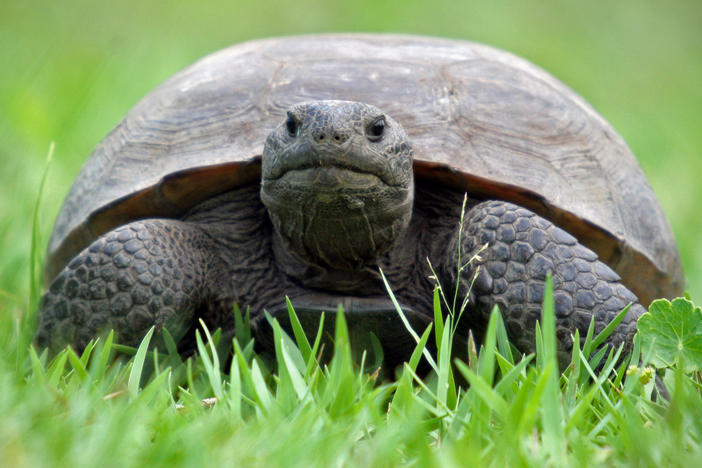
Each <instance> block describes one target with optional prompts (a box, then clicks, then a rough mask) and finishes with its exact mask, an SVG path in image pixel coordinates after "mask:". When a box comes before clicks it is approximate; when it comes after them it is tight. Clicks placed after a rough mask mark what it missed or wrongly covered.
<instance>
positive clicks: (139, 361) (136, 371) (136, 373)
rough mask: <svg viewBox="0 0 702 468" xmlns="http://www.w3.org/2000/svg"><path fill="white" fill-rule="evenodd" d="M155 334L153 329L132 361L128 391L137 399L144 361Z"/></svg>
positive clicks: (143, 340) (152, 328) (145, 337)
mask: <svg viewBox="0 0 702 468" xmlns="http://www.w3.org/2000/svg"><path fill="white" fill-rule="evenodd" d="M153 334H154V327H151V328H150V329H149V331H148V332H147V333H146V336H144V339H142V340H141V344H140V345H139V348H137V352H136V355H134V360H133V361H132V369H131V371H130V372H129V380H128V381H127V390H128V391H129V394H130V395H132V397H136V396H137V394H138V393H139V383H140V381H141V375H142V372H143V370H144V361H145V359H146V352H147V351H148V350H149V343H150V342H151V336H152V335H153Z"/></svg>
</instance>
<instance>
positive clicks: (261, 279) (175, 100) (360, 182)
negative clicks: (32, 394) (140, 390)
mask: <svg viewBox="0 0 702 468" xmlns="http://www.w3.org/2000/svg"><path fill="white" fill-rule="evenodd" d="M264 143H265V144H264ZM464 194H467V201H466V206H465V212H464V216H463V218H462V217H461V215H462V204H463V200H464ZM461 219H463V224H462V225H461V223H460V221H461ZM459 244H460V245H459ZM480 249H484V250H482V252H481V253H480V254H479V256H478V258H476V259H475V260H474V261H473V262H472V263H471V264H470V265H468V266H467V267H466V268H465V269H463V270H462V271H461V272H460V273H459V269H458V265H457V264H458V262H459V257H460V258H462V261H465V260H466V259H468V258H470V257H471V256H472V255H474V254H475V253H476V252H477V251H478V250H480ZM47 257H48V258H47V264H46V277H47V279H49V280H51V282H50V286H49V288H48V291H47V292H46V294H45V296H44V298H43V302H42V306H41V311H40V314H41V319H40V325H39V330H38V333H37V342H38V344H39V345H41V346H46V347H49V348H50V349H51V350H52V351H55V350H57V349H59V348H61V347H63V346H65V345H66V344H72V345H74V346H75V347H83V346H85V345H86V343H87V342H88V341H89V340H90V339H91V338H93V337H94V336H96V335H97V334H99V333H101V332H103V331H105V330H107V329H114V330H115V332H116V334H117V337H118V340H119V341H120V342H122V343H124V344H128V345H135V344H137V343H138V342H139V341H140V340H141V339H142V337H143V336H144V335H145V333H146V331H147V330H149V328H150V327H152V326H155V327H156V330H157V331H158V330H160V329H161V328H162V327H166V328H167V329H168V331H169V332H170V333H171V335H172V336H173V337H174V338H175V340H176V341H177V342H178V343H180V348H179V350H180V351H182V352H184V353H185V352H187V351H188V349H190V348H192V343H193V341H192V338H191V336H192V331H193V329H194V328H195V327H196V326H197V323H198V319H203V320H204V322H205V323H206V324H207V325H208V327H210V328H218V327H219V328H221V329H222V330H223V333H224V335H225V336H232V334H233V332H234V318H233V313H232V308H233V305H234V304H238V305H239V306H240V307H242V308H243V307H249V308H250V309H249V310H250V311H251V317H252V325H253V329H254V331H255V332H256V333H257V338H259V339H258V340H257V342H258V343H259V345H260V346H262V347H263V348H266V346H271V342H270V339H269V338H267V337H266V336H267V335H266V334H267V333H268V332H265V331H264V330H269V326H268V325H267V323H266V321H265V319H262V317H264V313H263V312H264V310H265V311H268V312H269V313H270V314H271V315H273V316H274V317H279V318H280V319H281V320H283V321H284V319H285V317H287V312H286V308H285V297H286V296H287V297H289V298H290V300H291V302H292V304H293V305H294V306H295V308H296V311H297V313H298V314H299V315H300V317H301V321H302V322H303V325H304V326H305V328H306V329H307V330H308V331H310V330H312V329H315V327H316V326H317V324H318V320H319V314H320V312H322V311H335V310H336V309H337V307H338V305H339V304H341V305H342V306H343V307H344V310H345V312H346V316H347V321H348V323H349V327H350V331H351V333H352V335H353V336H354V337H356V338H354V340H355V341H356V342H359V343H365V341H364V338H361V337H362V336H363V335H364V334H366V335H369V336H370V334H369V333H368V332H372V333H374V334H375V335H376V337H377V338H378V339H379V341H380V342H381V343H382V346H383V347H384V351H385V355H386V358H387V359H388V360H389V361H393V362H400V361H401V360H402V359H405V358H406V357H407V356H408V354H407V353H409V352H410V351H411V350H412V347H413V344H412V341H411V338H410V337H409V335H408V334H407V332H406V330H405V328H404V326H403V324H402V322H401V320H400V319H399V317H398V315H397V313H396V311H395V310H394V308H393V305H392V303H391V301H390V299H389V297H388V294H387V292H386V289H385V287H384V285H383V282H382V279H381V277H380V274H379V270H380V269H382V271H383V272H384V273H385V275H386V276H387V278H388V282H389V284H390V286H391V288H392V290H393V291H394V293H395V295H396V297H397V299H398V301H399V302H400V304H401V305H402V306H403V308H404V311H405V314H406V315H407V317H408V318H409V320H410V322H411V323H412V324H413V326H414V327H416V328H420V329H423V328H424V327H425V326H426V325H427V324H428V323H429V322H430V321H431V320H432V318H433V312H432V310H433V309H432V290H433V288H434V285H435V282H434V281H435V280H438V281H440V283H441V284H442V285H443V288H444V289H445V290H449V289H450V290H453V288H454V287H458V288H459V294H461V295H462V296H463V295H467V296H466V297H467V298H468V302H467V309H466V312H465V313H464V314H463V318H462V319H461V323H460V324H459V330H460V332H461V333H463V332H465V331H467V330H469V329H470V330H473V332H474V333H475V334H476V336H478V337H480V333H481V330H482V328H483V326H484V325H485V323H486V321H487V320H486V318H487V314H488V313H489V312H490V311H491V309H492V308H493V307H494V305H495V304H497V305H498V306H499V307H500V309H501V311H502V314H503V316H504V319H505V323H506V327H507V331H508V334H509V337H510V338H511V340H512V342H513V343H514V345H515V346H516V347H517V348H518V349H520V350H521V351H523V352H531V351H534V325H535V322H536V321H537V319H538V318H539V317H540V310H541V302H542V298H543V291H544V283H545V279H546V277H547V274H548V273H549V272H551V273H552V275H553V284H554V300H555V309H556V320H557V337H558V344H559V352H560V353H561V356H562V357H563V359H567V355H568V354H567V353H568V352H569V351H570V349H571V347H572V335H573V333H574V332H575V330H579V331H580V336H581V337H582V336H585V334H586V333H585V332H586V330H587V328H588V326H589V324H590V321H591V318H592V317H594V321H595V325H596V330H597V331H599V330H601V329H602V328H603V327H604V326H605V325H606V324H607V323H608V322H609V321H611V320H612V319H613V318H614V317H615V316H616V315H617V313H618V312H620V311H621V310H622V309H623V308H624V307H625V306H626V305H627V304H629V303H631V304H632V306H631V308H630V309H629V311H628V314H627V316H626V317H625V318H624V320H623V321H622V323H621V325H619V327H618V328H617V330H616V331H615V332H614V333H613V334H612V336H611V337H610V339H609V342H608V344H610V345H618V344H620V343H627V342H629V341H630V339H631V336H632V334H633V333H634V331H635V324H636V319H637V318H638V317H639V316H640V315H641V314H642V313H643V312H644V307H643V306H645V305H647V304H648V303H649V302H650V301H651V300H652V299H653V298H655V297H660V296H674V295H676V294H679V293H680V290H681V285H682V272H681V268H680V261H679V255H678V252H677V249H676V246H675V242H674V239H673V236H672V234H671V230H670V227H669V225H668V222H667V220H666V218H665V216H664V214H663V212H662V211H661V208H660V206H659V204H658V202H657V200H656V198H655V196H654V194H653V193H652V191H651V188H650V187H649V185H648V183H647V181H646V179H645V176H644V175H643V173H642V171H641V169H640V168H639V166H638V165H637V162H636V160H635V157H634V156H633V155H632V153H631V152H630V150H629V149H628V148H627V146H626V144H625V143H624V141H623V140H622V139H621V138H620V137H619V136H618V135H617V134H616V133H615V131H614V130H613V129H612V128H611V127H610V126H609V125H608V124H607V122H605V121H604V120H603V118H602V117H600V116H599V115H598V114H597V113H596V112H595V111H594V110H593V109H592V108H591V107H590V106H588V105H587V104H586V103H585V102H584V101H583V100H582V99H581V98H580V97H578V96H577V95H575V94H574V93H573V92H572V91H571V90H570V89H568V88H567V87H566V86H564V85H563V84H561V83H560V82H558V81H557V80H555V79H554V78H553V77H551V76H550V75H549V74H547V73H545V72H544V71H542V70H541V69H539V68H537V67H535V66H533V65H531V64H529V63H527V62H526V61H524V60H522V59H519V58H517V57H515V56H513V55H510V54H508V53H505V52H502V51H499V50H496V49H493V48H490V47H486V46H483V45H478V44H474V43H470V42H464V41H455V40H442V39H435V38H423V37H412V36H395V35H327V36H306V37H289V38H279V39H269V40H258V41H253V42H246V43H243V44H239V45H235V46H233V47H230V48H228V49H225V50H223V51H220V52H217V53H215V54H212V55H210V56H208V57H206V58H204V59H202V60H200V61H199V62H197V63H195V64H194V65H192V66H190V67H188V68H186V69H185V70H183V71H181V72H180V73H178V74H177V75H175V76H174V77H172V78H170V79H169V80H167V81H166V82H165V83H163V84H162V85H161V86H159V87H158V88H157V89H156V90H154V91H153V92H151V93H150V94H149V95H147V96H146V97H145V98H144V99H142V101H141V102H139V103H138V104H137V105H136V106H135V107H134V108H133V109H132V110H131V111H130V112H129V114H128V115H127V116H126V117H125V118H124V120H122V122H120V123H119V125H117V127H116V128H115V129H114V130H113V131H112V132H111V133H110V134H109V135H108V136H107V137H106V138H105V139H104V140H103V141H102V142H101V143H100V144H99V145H98V147H97V149H96V150H95V151H94V152H93V154H92V155H91V157H90V159H89V160H88V161H87V163H86V164H85V166H84V167H83V169H82V171H81V172H80V174H79V175H78V177H77V179H76V181H75V183H74V184H73V187H72V188H71V190H70V193H69V194H68V196H67V198H66V200H65V203H64V205H63V208H62V209H61V211H60V213H59V215H58V218H57V220H56V225H55V227H54V231H53V234H52V237H51V240H50V245H49V251H48V256H47ZM429 261H430V262H431V265H432V267H433V272H435V274H436V277H435V278H434V277H433V273H432V270H431V269H430V267H429ZM476 272H477V273H476ZM474 276H475V278H474ZM328 315H329V314H328ZM328 318H329V317H328ZM189 337H190V338H189Z"/></svg>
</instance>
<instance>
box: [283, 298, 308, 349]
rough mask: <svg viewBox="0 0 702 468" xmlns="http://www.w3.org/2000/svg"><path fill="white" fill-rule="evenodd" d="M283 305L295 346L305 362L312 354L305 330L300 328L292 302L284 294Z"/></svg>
mask: <svg viewBox="0 0 702 468" xmlns="http://www.w3.org/2000/svg"><path fill="white" fill-rule="evenodd" d="M285 306H286V307H287V308H288V316H289V317H290V325H291V326H292V330H293V334H294V335H295V341H296V342H297V347H298V349H299V350H300V353H302V359H304V360H305V362H309V360H310V356H311V355H312V347H311V346H310V342H309V340H308V339H307V335H305V330H304V329H303V328H302V324H301V323H300V319H299V318H298V317H297V314H296V313H295V309H294V308H293V305H292V302H290V298H288V296H285Z"/></svg>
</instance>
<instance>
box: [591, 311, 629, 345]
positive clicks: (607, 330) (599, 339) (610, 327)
mask: <svg viewBox="0 0 702 468" xmlns="http://www.w3.org/2000/svg"><path fill="white" fill-rule="evenodd" d="M629 308H631V304H628V305H627V306H626V307H624V308H623V309H622V311H621V312H619V313H618V314H617V316H616V317H614V319H612V321H611V322H609V323H608V324H607V326H606V327H604V329H603V330H602V331H601V332H599V333H598V334H597V336H596V337H595V339H594V340H592V349H597V348H598V347H599V346H600V345H601V344H602V343H604V342H605V340H606V339H607V338H609V335H611V334H612V332H613V331H614V329H615V328H617V327H618V326H619V324H620V323H621V322H622V320H624V317H625V316H626V314H627V312H629Z"/></svg>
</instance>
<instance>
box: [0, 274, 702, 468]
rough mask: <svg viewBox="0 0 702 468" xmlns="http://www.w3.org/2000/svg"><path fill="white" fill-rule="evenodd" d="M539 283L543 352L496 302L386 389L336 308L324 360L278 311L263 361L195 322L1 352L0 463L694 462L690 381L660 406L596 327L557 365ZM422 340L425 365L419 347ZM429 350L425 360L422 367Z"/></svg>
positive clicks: (697, 429) (439, 330)
mask: <svg viewBox="0 0 702 468" xmlns="http://www.w3.org/2000/svg"><path fill="white" fill-rule="evenodd" d="M439 291H440V290H439V289H438V288H437V289H436V290H435V293H434V294H435V298H434V299H435V301H434V303H435V304H437V307H441V305H440V304H441V303H442V301H441V299H440V292H439ZM550 294H551V284H550V280H549V281H548V282H547V287H546V298H547V299H546V300H545V302H544V307H543V314H542V320H541V324H540V325H538V324H537V334H536V336H537V338H536V340H537V342H536V349H537V353H536V355H527V356H522V355H520V354H519V353H518V352H516V350H515V349H514V348H512V347H511V346H510V344H509V342H508V341H507V338H506V336H507V335H506V330H505V328H504V323H503V322H502V319H501V316H500V314H499V312H498V311H497V309H495V311H493V313H492V315H491V317H490V321H489V325H488V327H487V331H486V334H485V340H484V343H482V345H481V346H480V347H479V349H478V350H477V352H476V349H475V344H474V343H472V342H471V343H470V344H469V347H468V350H467V351H468V360H467V362H463V361H460V360H456V359H455V358H454V357H453V356H452V355H451V346H450V341H451V340H452V335H453V329H452V326H451V323H452V320H453V319H454V316H453V315H451V314H449V315H448V316H446V319H445V321H444V320H443V319H440V320H439V321H438V322H437V323H436V326H435V327H434V330H432V326H429V327H428V328H427V329H426V330H424V332H423V333H422V335H421V337H420V336H417V346H416V348H415V351H414V353H413V355H412V357H411V359H410V360H409V362H408V363H406V364H405V365H404V366H403V368H402V369H401V370H400V371H399V373H398V377H397V379H395V380H389V381H382V382H379V381H377V380H376V378H377V373H376V372H374V371H375V369H367V368H364V364H363V362H364V361H363V359H362V360H361V362H360V363H359V362H357V361H354V360H353V358H352V353H351V349H350V346H349V342H350V340H349V337H348V332H347V327H346V323H345V320H344V316H343V313H342V311H339V312H338V316H337V320H336V330H335V336H334V353H333V357H332V359H331V361H330V362H328V363H326V364H320V363H319V362H318V360H317V356H318V352H319V346H320V340H319V336H320V334H317V339H316V340H315V341H314V342H313V343H310V342H309V341H308V340H307V338H306V337H305V334H304V333H302V332H301V329H297V328H296V329H294V330H293V331H294V332H295V333H293V336H294V338H291V337H290V336H288V335H287V334H286V333H285V332H284V331H283V330H282V329H281V327H280V326H279V325H278V323H277V322H276V321H275V320H272V326H273V328H274V341H275V353H274V356H273V357H272V360H270V359H265V358H264V357H262V356H256V355H255V354H254V353H253V351H252V344H253V342H252V341H251V340H250V331H249V330H248V329H247V328H246V327H243V328H242V329H240V330H238V332H237V337H236V338H234V340H233V342H232V344H231V345H229V344H227V343H222V342H221V335H220V334H219V333H217V332H216V333H210V331H209V330H208V329H207V328H206V327H205V326H204V324H201V328H200V330H198V332H197V336H196V341H197V353H196V355H195V356H193V357H191V358H188V359H187V360H186V361H182V360H181V359H180V357H179V356H178V355H177V353H175V352H166V353H161V354H159V353H157V352H156V351H153V350H149V347H148V345H149V342H150V339H151V336H152V332H153V330H152V331H150V332H149V333H148V334H147V336H146V337H145V338H144V340H143V341H142V343H141V345H140V346H139V348H138V349H137V350H132V353H133V357H131V358H129V359H128V358H126V357H125V356H124V355H120V356H117V357H116V356H115V346H114V345H113V340H112V335H111V334H110V335H108V336H107V337H104V338H103V339H98V340H96V341H94V342H91V344H90V345H88V347H87V348H86V350H85V351H84V352H83V353H82V354H81V355H78V354H76V353H75V352H74V351H73V350H72V349H70V348H67V349H66V350H64V351H62V352H61V353H59V354H58V355H57V356H56V357H54V358H53V359H52V360H48V359H47V356H46V353H43V354H41V355H38V354H37V352H36V351H35V350H34V348H30V349H29V352H28V353H25V352H24V351H18V354H21V355H22V356H24V359H20V360H18V361H16V360H13V359H11V356H6V355H4V354H3V355H2V356H1V357H0V388H2V391H1V392H0V412H1V413H2V414H3V419H2V424H0V465H2V466H97V465H100V466H144V465H156V466H160V465H165V464H168V466H203V465H215V466H217V465H219V464H226V465H234V466H252V465H253V466H323V467H326V466H442V467H443V466H466V465H475V466H588V465H591V464H592V463H596V464H604V465H608V466H694V464H693V463H694V462H695V461H696V460H697V461H698V460H699V459H700V457H701V456H702V447H701V446H700V438H701V437H702V418H700V417H699V408H700V407H701V404H702V399H701V397H700V388H701V387H702V381H701V379H700V378H699V374H694V373H688V374H685V373H684V372H683V367H682V366H678V367H675V368H674V369H673V370H670V371H668V372H667V373H666V374H664V375H663V379H662V381H663V382H664V383H665V385H666V386H667V388H668V389H669V390H670V397H669V398H670V399H669V400H662V399H661V398H660V397H658V396H657V394H656V392H655V379H653V372H652V369H651V368H650V367H648V366H647V361H646V359H645V356H641V353H640V347H639V344H638V340H637V341H636V344H635V347H634V351H633V353H632V357H631V362H634V363H640V365H638V366H628V363H629V359H628V358H626V359H622V356H621V349H619V350H614V349H610V350H607V349H601V350H597V345H598V343H601V342H602V340H603V339H604V338H605V337H606V335H607V334H608V333H610V332H611V329H606V330H604V331H603V332H602V333H601V334H600V335H598V336H594V334H593V333H592V331H593V328H592V327H591V329H590V330H589V332H588V334H587V337H586V340H585V344H584V346H583V348H582V349H580V348H578V347H577V346H576V348H575V349H574V350H573V354H572V361H571V363H570V365H569V366H568V368H567V369H566V370H565V371H564V372H563V373H560V372H559V370H558V364H557V356H556V347H555V343H556V337H555V317H554V307H553V301H552V299H550V298H551V295H550ZM437 312H438V313H437V316H439V317H441V312H440V311H437ZM235 313H237V314H239V312H238V310H237V311H235ZM239 315H240V314H239ZM290 315H291V323H293V324H299V322H298V321H297V318H296V316H295V313H294V310H292V308H291V309H290ZM238 320H239V321H240V322H241V323H246V321H245V320H242V319H241V317H239V318H238ZM322 320H323V319H322ZM294 327H295V325H294ZM320 331H321V326H320ZM432 332H434V333H432ZM31 333H32V329H31V328H26V327H25V328H24V329H23V328H22V327H21V326H17V327H15V328H14V330H13V335H14V336H17V335H22V334H31ZM4 338H7V336H5V337H4ZM430 339H435V340H436V349H438V353H437V356H436V360H434V359H433V358H432V357H431V355H429V354H427V353H425V347H426V345H427V342H428V340H430ZM166 341H168V340H167V339H166ZM575 342H576V343H578V342H579V340H575ZM5 344H6V343H5ZM167 347H168V346H167ZM232 349H233V357H232V358H231V359H227V356H228V354H229V352H230V351H231V350H232ZM422 359H427V360H429V361H430V366H429V368H430V370H429V372H428V375H422V376H418V375H417V374H416V372H417V366H418V364H419V362H420V360H422ZM642 359H643V360H642ZM593 369H598V370H597V371H595V370H593ZM625 375H627V377H626V378H625ZM457 381H463V382H467V383H469V385H468V386H466V385H462V386H460V385H456V384H455V382H457ZM691 464H693V465H691Z"/></svg>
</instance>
